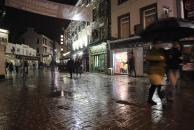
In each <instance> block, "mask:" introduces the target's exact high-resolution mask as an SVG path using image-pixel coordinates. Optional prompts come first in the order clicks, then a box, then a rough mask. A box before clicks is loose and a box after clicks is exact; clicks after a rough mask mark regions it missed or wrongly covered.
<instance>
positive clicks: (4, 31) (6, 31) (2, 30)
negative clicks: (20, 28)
mask: <svg viewBox="0 0 194 130" xmlns="http://www.w3.org/2000/svg"><path fill="white" fill-rule="evenodd" d="M0 32H1V33H8V32H9V31H8V30H5V29H1V28H0Z"/></svg>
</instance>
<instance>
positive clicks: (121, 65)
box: [114, 52, 128, 74]
mask: <svg viewBox="0 0 194 130" xmlns="http://www.w3.org/2000/svg"><path fill="white" fill-rule="evenodd" d="M114 72H115V73H117V74H128V64H127V52H116V53H115V54H114Z"/></svg>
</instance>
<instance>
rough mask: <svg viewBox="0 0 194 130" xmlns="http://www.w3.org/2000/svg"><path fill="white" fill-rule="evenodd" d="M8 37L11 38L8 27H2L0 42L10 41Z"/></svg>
mask: <svg viewBox="0 0 194 130" xmlns="http://www.w3.org/2000/svg"><path fill="white" fill-rule="evenodd" d="M8 39H9V31H8V30H6V29H1V28H0V44H6V43H8Z"/></svg>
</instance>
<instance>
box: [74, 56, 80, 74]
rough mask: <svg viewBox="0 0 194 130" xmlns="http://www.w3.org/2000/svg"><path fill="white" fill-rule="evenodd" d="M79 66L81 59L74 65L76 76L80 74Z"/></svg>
mask: <svg viewBox="0 0 194 130" xmlns="http://www.w3.org/2000/svg"><path fill="white" fill-rule="evenodd" d="M79 66H80V63H79V59H76V60H75V63H74V67H75V73H76V76H78V74H79Z"/></svg>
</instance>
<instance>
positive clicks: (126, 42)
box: [109, 36, 143, 49]
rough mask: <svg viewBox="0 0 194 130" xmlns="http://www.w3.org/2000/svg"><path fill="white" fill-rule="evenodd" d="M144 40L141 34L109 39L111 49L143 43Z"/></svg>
mask: <svg viewBox="0 0 194 130" xmlns="http://www.w3.org/2000/svg"><path fill="white" fill-rule="evenodd" d="M142 43H143V40H142V39H141V37H140V36H133V37H129V38H125V39H118V40H113V41H109V44H110V49H118V48H128V47H132V46H133V45H135V44H142Z"/></svg>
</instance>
